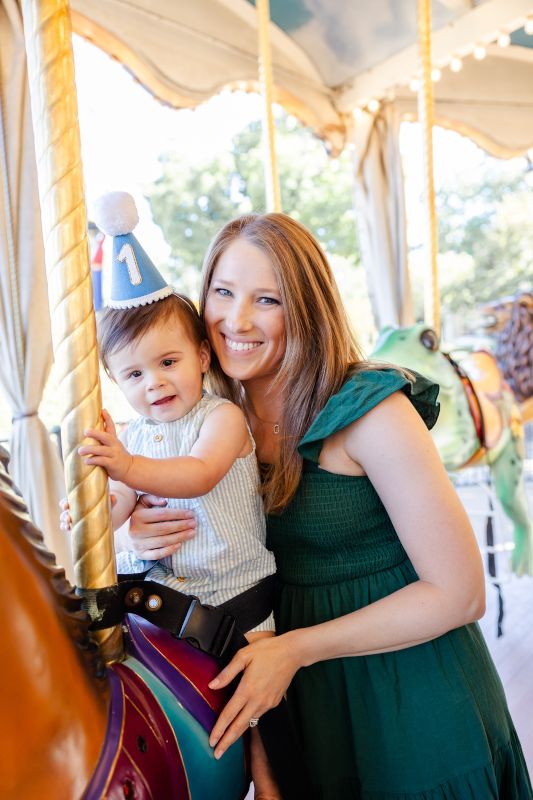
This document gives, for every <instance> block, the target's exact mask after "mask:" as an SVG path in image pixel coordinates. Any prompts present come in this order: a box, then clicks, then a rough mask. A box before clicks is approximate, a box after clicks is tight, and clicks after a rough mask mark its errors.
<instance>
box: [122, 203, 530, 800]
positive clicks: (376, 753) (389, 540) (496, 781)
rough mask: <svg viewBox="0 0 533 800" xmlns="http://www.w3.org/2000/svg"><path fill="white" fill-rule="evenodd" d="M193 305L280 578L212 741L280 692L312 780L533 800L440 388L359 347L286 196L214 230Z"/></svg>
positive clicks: (226, 742) (338, 787)
mask: <svg viewBox="0 0 533 800" xmlns="http://www.w3.org/2000/svg"><path fill="white" fill-rule="evenodd" d="M201 311H202V313H203V315H204V317H205V322H206V325H207V329H208V333H209V338H210V341H211V344H212V348H213V352H214V356H215V357H214V359H213V362H214V369H213V381H214V383H215V386H216V389H217V390H218V392H225V393H226V395H227V396H229V397H230V398H232V399H233V400H235V401H237V402H240V403H241V405H242V406H243V408H244V409H245V411H246V413H247V415H248V418H249V420H250V424H251V427H252V431H253V434H254V437H255V440H256V445H257V455H258V458H259V461H260V462H261V463H262V465H263V469H264V482H263V493H264V501H265V508H266V510H267V513H268V514H269V518H268V537H269V539H268V541H269V546H270V547H271V548H272V549H273V551H274V553H275V556H276V562H277V569H278V576H279V594H278V598H277V607H276V617H277V630H278V633H279V635H278V636H277V637H276V638H275V639H271V640H266V641H260V642H257V643H254V644H251V645H250V646H248V647H246V648H244V649H242V650H241V651H240V652H239V653H238V654H237V655H236V656H235V658H234V659H233V661H232V662H231V663H230V664H229V665H228V666H227V667H226V668H225V669H224V670H223V671H222V672H221V673H220V675H219V676H218V678H216V679H215V681H213V683H212V684H211V685H212V687H213V688H218V687H222V686H225V685H227V684H228V683H229V682H231V680H233V679H234V678H235V677H236V676H238V675H239V674H240V673H242V677H241V680H240V683H239V685H238V688H237V689H236V691H235V693H234V695H233V697H232V699H231V700H230V701H229V703H228V704H227V706H226V708H225V709H224V711H223V712H222V714H221V715H220V718H219V720H218V721H217V723H216V725H215V727H214V729H213V732H212V735H211V744H212V746H213V747H214V748H215V757H220V756H221V755H222V754H223V753H224V751H225V750H226V749H227V748H228V747H229V746H230V745H231V744H232V742H233V741H235V739H236V738H237V737H238V736H240V735H241V734H242V733H243V732H244V731H245V730H246V728H247V727H248V726H249V724H250V720H255V719H256V718H258V717H260V716H261V715H262V714H264V713H265V711H267V710H268V709H269V708H271V707H273V706H275V705H276V704H277V703H278V702H279V701H280V699H281V698H282V696H283V695H284V693H285V692H287V697H288V702H289V706H290V710H291V714H292V716H293V718H294V721H295V724H296V726H297V729H298V731H299V735H300V737H301V741H302V743H303V747H304V751H305V754H306V757H307V761H308V764H309V767H310V770H311V772H312V776H311V777H312V781H313V791H314V794H313V796H314V797H317V798H331V800H333V799H334V800H338V798H365V800H378V798H379V800H393V798H394V800H398V798H400V797H401V798H402V799H403V800H405V799H406V798H412V799H413V800H414V798H416V800H437V798H439V800H442V799H447V798H450V799H451V798H476V800H477V799H478V798H479V799H480V800H481V798H513V800H515V799H518V800H523V799H525V798H531V797H532V796H533V794H532V790H531V784H530V782H529V778H528V775H527V770H526V767H525V764H524V761H523V756H522V752H521V748H520V744H519V742H518V739H517V737H516V733H515V731H514V727H513V724H512V721H511V720H510V717H509V713H508V710H507V707H506V704H505V698H504V695H503V690H502V687H501V684H500V682H499V679H498V676H497V674H496V672H495V670H494V666H493V664H492V662H491V659H490V656H489V654H488V652H487V649H486V647H485V644H484V642H483V639H482V637H481V634H480V632H479V629H478V627H477V626H476V625H473V624H472V623H473V622H474V621H475V620H476V619H478V618H479V617H480V616H481V615H482V614H483V611H484V578H483V570H482V565H481V560H480V556H479V552H478V549H477V545H476V542H475V539H474V536H473V533H472V530H471V527H470V524H469V522H468V519H467V517H466V515H465V512H464V510H463V508H462V506H461V504H460V502H459V500H458V498H457V496H456V494H455V492H454V491H453V489H452V487H451V485H450V483H449V481H448V478H447V475H446V473H445V471H444V469H443V467H442V464H441V461H440V459H439V457H438V455H437V453H436V450H435V447H434V445H433V442H432V440H431V437H430V435H429V434H428V432H427V427H431V426H432V425H433V424H434V422H435V420H436V418H437V414H438V407H437V404H436V396H437V392H438V389H437V387H436V386H434V385H432V384H430V383H429V382H427V381H426V380H425V379H423V378H421V377H420V376H416V377H415V376H412V375H410V374H408V373H405V372H400V371H397V370H393V369H383V368H381V369H377V368H375V365H371V364H368V363H366V362H364V361H363V360H362V358H361V355H360V353H359V350H358V348H357V345H356V344H355V342H354V340H353V338H352V335H351V333H350V330H349V326H348V324H347V321H346V318H345V315H344V312H343V310H342V304H341V302H340V299H339V295H338V292H337V289H336V286H335V282H334V279H333V277H332V274H331V270H330V268H329V265H328V264H327V261H326V259H325V256H324V254H323V253H322V251H321V249H320V247H319V246H318V244H317V243H316V241H315V240H314V239H313V237H312V236H311V235H310V234H309V232H308V231H307V230H305V228H303V227H302V226H301V225H299V224H298V223H297V222H295V221H294V220H292V219H290V218H289V217H286V216H284V215H281V214H267V215H264V216H248V217H244V218H242V219H239V220H236V221H234V222H232V223H230V224H229V225H227V226H225V228H223V230H222V231H221V232H220V233H219V235H218V236H217V237H216V238H215V240H214V242H213V243H212V246H211V248H210V250H209V253H208V254H207V257H206V262H205V265H204V279H203V291H202V297H201ZM426 426H427V427H426ZM143 513H144V516H143V519H142V524H143V525H144V526H145V528H148V529H149V528H150V524H151V523H150V522H149V518H148V517H147V516H146V510H145V511H144V512H143ZM133 531H134V533H135V526H134V528H133ZM174 535H175V534H174ZM140 538H141V536H140V535H139V534H138V535H137V540H138V541H139V539H140ZM168 543H169V541H168V538H167V537H162V538H161V540H160V544H161V545H162V546H166V545H167V544H168ZM137 547H138V549H142V545H141V548H139V546H138V545H137Z"/></svg>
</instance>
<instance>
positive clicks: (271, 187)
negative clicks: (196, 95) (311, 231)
mask: <svg viewBox="0 0 533 800" xmlns="http://www.w3.org/2000/svg"><path fill="white" fill-rule="evenodd" d="M256 6H257V30H258V34H259V83H260V85H261V94H262V95H263V103H264V105H263V140H264V146H265V162H264V166H265V190H266V205H267V211H281V198H280V190H279V178H278V165H277V161H276V143H275V128H274V115H273V113H272V59H271V53H270V36H269V26H270V5H269V0H256Z"/></svg>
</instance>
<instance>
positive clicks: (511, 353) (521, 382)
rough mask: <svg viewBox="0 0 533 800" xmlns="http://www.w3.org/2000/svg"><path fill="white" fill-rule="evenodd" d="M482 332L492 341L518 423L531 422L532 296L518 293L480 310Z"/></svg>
mask: <svg viewBox="0 0 533 800" xmlns="http://www.w3.org/2000/svg"><path fill="white" fill-rule="evenodd" d="M480 311H481V313H482V314H483V315H485V323H484V328H485V331H486V332H487V333H489V334H492V335H493V336H494V337H495V339H496V347H495V352H494V355H495V356H496V360H497V361H498V365H499V367H500V369H501V371H502V372H503V376H504V378H505V380H506V381H507V383H508V384H509V386H510V387H511V389H512V390H513V392H514V395H515V397H516V399H517V401H518V403H519V404H520V411H521V413H522V419H523V420H524V421H525V422H528V421H529V420H533V295H532V294H530V293H529V292H522V293H521V294H518V295H516V296H515V297H505V298H503V299H502V300H495V301H494V302H492V303H487V304H486V305H484V306H482V307H481V309H480Z"/></svg>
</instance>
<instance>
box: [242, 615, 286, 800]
mask: <svg viewBox="0 0 533 800" xmlns="http://www.w3.org/2000/svg"><path fill="white" fill-rule="evenodd" d="M266 636H274V633H272V632H271V631H255V632H251V633H247V634H246V638H247V640H248V641H249V642H255V641H257V639H264V638H265V637H266ZM250 734H251V736H250V755H251V768H252V780H253V782H254V798H255V800H282V797H281V794H280V791H279V789H278V785H277V783H276V781H275V779H274V776H273V774H272V770H271V769H270V764H269V763H268V758H267V754H266V753H265V748H264V747H263V742H262V741H261V736H260V734H259V731H258V730H257V728H252V729H251V731H250Z"/></svg>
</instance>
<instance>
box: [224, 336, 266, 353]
mask: <svg viewBox="0 0 533 800" xmlns="http://www.w3.org/2000/svg"><path fill="white" fill-rule="evenodd" d="M221 335H222V338H223V339H224V342H225V344H226V346H227V347H229V349H230V350H232V351H233V352H235V353H237V352H238V353H249V352H250V351H251V350H257V348H258V347H261V345H262V344H263V342H254V341H248V340H247V341H242V340H239V339H233V338H230V337H229V336H227V335H226V334H224V333H223V334H221Z"/></svg>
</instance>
